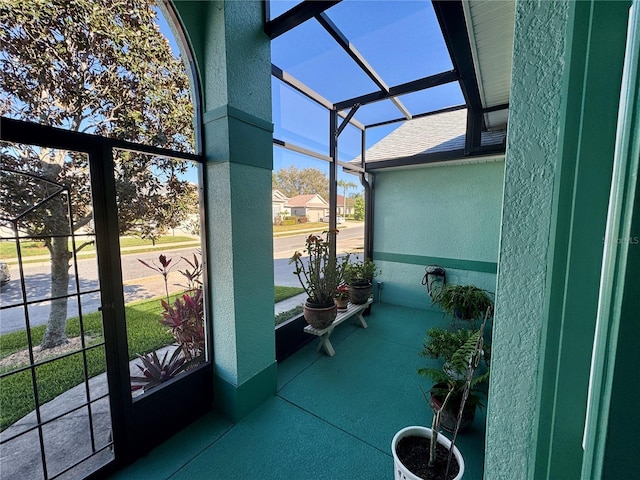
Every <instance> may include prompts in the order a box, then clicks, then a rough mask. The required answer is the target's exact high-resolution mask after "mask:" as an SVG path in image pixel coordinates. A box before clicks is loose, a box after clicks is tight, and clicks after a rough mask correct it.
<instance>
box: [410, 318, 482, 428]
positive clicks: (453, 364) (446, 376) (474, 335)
mask: <svg viewBox="0 0 640 480" xmlns="http://www.w3.org/2000/svg"><path fill="white" fill-rule="evenodd" d="M428 335H429V337H430V340H429V341H426V340H425V347H424V349H423V351H422V352H421V355H422V356H426V357H431V358H442V359H443V360H444V363H443V364H442V366H441V367H439V368H432V367H427V368H421V369H419V370H418V374H419V375H423V376H426V377H429V378H430V379H431V380H432V381H433V382H434V385H433V387H432V388H431V392H430V393H431V398H430V403H431V405H432V406H433V407H434V408H437V409H440V408H442V414H441V417H442V418H441V425H442V428H444V429H445V430H447V431H449V432H452V431H453V429H454V427H455V424H456V418H457V413H458V410H459V407H460V404H461V402H462V395H463V392H464V389H465V386H466V371H467V361H468V358H469V357H470V355H471V354H472V353H473V349H474V348H475V345H476V343H477V342H478V336H479V335H480V330H476V331H471V330H457V331H455V332H451V331H446V330H441V329H430V330H429V332H428ZM484 353H485V352H484V342H482V349H481V351H480V354H479V357H478V358H479V359H482V360H484V359H485V354H484ZM436 355H437V356H436ZM479 366H480V363H478V365H476V366H475V368H474V373H475V372H476V369H477V368H478V367H479ZM488 379H489V367H488V365H486V363H485V365H484V366H483V368H482V369H481V371H480V374H479V375H475V376H474V377H473V378H472V379H471V385H470V389H469V394H468V398H467V399H466V403H465V407H464V409H463V412H462V421H461V424H460V431H461V432H463V431H465V430H466V429H467V428H468V427H469V426H470V425H471V424H472V423H473V419H474V418H475V413H476V408H477V407H478V406H482V400H483V397H484V391H483V388H482V386H483V384H484V383H486V382H487V380H488ZM447 395H449V396H450V399H449V402H448V403H447V405H446V406H444V405H445V401H444V399H445V398H446V397H447Z"/></svg>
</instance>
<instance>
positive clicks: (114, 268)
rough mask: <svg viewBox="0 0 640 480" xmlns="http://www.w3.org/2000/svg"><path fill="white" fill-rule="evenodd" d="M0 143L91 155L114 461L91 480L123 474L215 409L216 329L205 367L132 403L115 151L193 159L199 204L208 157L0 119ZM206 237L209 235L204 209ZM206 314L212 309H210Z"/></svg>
mask: <svg viewBox="0 0 640 480" xmlns="http://www.w3.org/2000/svg"><path fill="white" fill-rule="evenodd" d="M0 140H2V141H7V142H12V143H22V144H28V145H35V146H40V147H47V148H57V149H63V150H71V151H76V152H80V153H85V154H87V155H88V157H89V165H90V176H91V188H92V197H93V215H94V224H95V236H96V239H97V242H96V255H97V261H98V275H99V279H100V291H101V301H102V307H101V309H100V310H101V312H102V319H103V330H104V341H105V356H106V365H107V381H108V386H109V403H110V407H111V419H112V441H113V451H114V455H115V459H114V461H113V462H111V463H109V464H107V465H105V466H104V467H103V468H101V469H100V470H98V471H97V472H94V473H93V474H92V477H93V476H97V475H104V474H105V473H107V472H109V471H114V470H116V469H118V468H121V467H122V466H123V465H126V464H129V463H131V462H132V461H134V460H135V459H137V458H139V457H140V456H142V455H144V454H145V453H147V452H148V451H150V450H151V449H152V448H153V447H155V446H157V445H159V444H160V443H162V442H163V441H165V440H166V439H168V438H169V437H170V436H172V435H174V434H175V433H176V432H178V431H179V430H180V429H182V428H184V427H185V426H186V425H188V424H189V423H191V422H193V421H194V420H196V419H197V418H198V417H200V416H201V415H203V414H204V413H206V412H208V411H210V410H211V409H212V407H213V364H212V352H211V345H212V341H211V340H212V338H213V337H212V328H211V322H210V321H207V320H206V319H205V329H206V335H207V339H208V341H207V343H206V345H207V347H206V348H207V350H208V351H207V352H206V361H205V362H203V363H202V364H201V365H198V366H197V367H195V368H193V369H191V370H189V372H188V374H185V375H180V376H178V377H176V378H174V379H172V380H170V381H167V382H164V383H163V385H162V386H161V387H160V388H157V389H154V390H153V391H152V392H150V393H149V394H148V395H143V396H140V397H138V398H135V399H133V398H132V396H131V388H130V375H129V358H128V347H127V331H126V322H125V303H124V296H123V290H122V285H123V280H122V269H121V260H120V244H119V237H118V209H117V204H116V187H115V181H114V175H113V172H114V160H113V151H114V149H119V150H128V151H135V152H139V153H143V154H152V155H159V156H164V157H170V158H175V159H180V160H191V161H194V162H197V163H198V164H199V165H200V168H199V183H200V185H199V186H200V198H201V199H203V198H205V195H206V193H205V190H204V189H205V186H206V182H205V178H204V175H205V171H204V170H205V169H204V168H202V164H203V156H201V155H196V154H190V153H183V152H176V151H173V150H168V149H163V148H158V147H153V146H148V145H140V144H136V143H132V142H127V141H122V140H116V139H110V138H105V137H99V136H95V135H89V134H86V133H79V132H72V131H68V130H62V129H58V128H53V127H49V126H45V125H39V124H35V123H31V122H25V121H21V120H15V119H10V118H5V117H0ZM200 205H201V206H200V221H201V228H200V231H201V238H202V235H204V232H206V228H205V225H204V218H205V215H204V208H203V206H202V205H203V203H202V201H201V202H200ZM201 249H202V259H203V261H202V265H203V278H204V281H205V287H204V294H205V304H206V303H207V288H206V279H207V278H208V273H207V263H208V262H207V261H206V259H207V252H206V241H204V239H203V238H202V240H201ZM205 311H207V309H206V308H205Z"/></svg>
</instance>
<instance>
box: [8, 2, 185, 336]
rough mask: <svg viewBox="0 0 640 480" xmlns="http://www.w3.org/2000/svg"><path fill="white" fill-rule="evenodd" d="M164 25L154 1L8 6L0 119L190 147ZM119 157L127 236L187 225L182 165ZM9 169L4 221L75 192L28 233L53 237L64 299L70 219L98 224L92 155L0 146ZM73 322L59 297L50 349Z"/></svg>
mask: <svg viewBox="0 0 640 480" xmlns="http://www.w3.org/2000/svg"><path fill="white" fill-rule="evenodd" d="M155 17H156V10H155V9H154V5H153V3H152V2H151V1H148V0H109V1H96V0H73V1H69V0H29V1H24V0H2V2H1V3H0V114H1V115H3V116H8V117H13V118H19V119H22V120H28V121H32V122H37V123H40V124H45V125H50V126H55V127H61V128H65V129H68V130H72V131H77V132H86V133H93V134H96V135H102V136H107V137H114V138H119V139H125V140H130V141H134V142H138V143H144V144H151V145H157V146H162V147H165V148H170V149H174V150H179V151H193V145H194V142H193V139H194V130H193V106H192V104H191V99H190V95H189V82H188V77H187V75H186V73H185V68H184V66H183V65H182V63H181V61H180V60H179V59H177V58H175V57H174V56H173V54H172V52H171V47H170V45H169V43H168V41H167V39H166V38H165V37H164V36H163V35H162V33H161V32H160V29H159V27H158V26H157V22H156V21H155ZM117 156H118V163H117V167H116V171H115V172H114V173H115V176H116V182H117V186H118V194H117V195H118V198H117V201H118V204H119V222H120V225H119V229H120V233H121V234H124V233H137V234H139V235H141V236H145V237H150V238H154V237H155V236H157V235H158V233H159V232H162V231H163V230H164V229H166V228H171V227H172V225H175V224H176V222H177V223H179V222H180V221H181V220H183V219H184V218H182V217H184V215H185V211H187V210H188V208H187V206H188V205H189V202H187V201H186V200H184V198H185V196H187V197H191V198H192V196H193V188H194V187H193V185H191V184H188V182H186V181H185V180H184V177H183V175H182V174H184V172H185V171H186V168H187V166H186V164H185V163H181V162H176V161H174V160H170V159H166V158H158V157H151V156H147V155H140V154H134V153H131V152H117ZM1 166H2V169H3V170H4V172H3V177H2V182H0V185H1V186H0V207H1V209H2V211H3V215H2V216H3V217H11V218H15V216H17V215H19V214H20V213H24V212H25V210H26V209H27V208H28V207H29V206H31V205H33V204H34V203H37V202H38V201H40V200H42V199H43V198H45V197H46V193H47V192H48V191H50V190H52V189H55V188H56V187H55V186H54V184H58V185H63V186H66V187H68V188H69V194H68V195H58V196H57V197H55V198H53V199H51V200H49V201H48V202H46V204H44V205H43V206H42V207H41V208H39V209H36V210H34V211H33V212H31V213H30V214H29V215H27V216H26V217H24V218H23V219H22V223H21V225H20V228H21V229H22V231H26V232H27V233H28V234H29V235H33V236H41V237H43V238H44V242H45V245H46V246H47V248H48V249H49V253H50V256H51V286H52V287H51V294H52V298H55V297H60V296H64V295H66V294H67V288H68V287H67V285H68V283H69V260H70V258H71V257H72V254H71V252H70V251H69V248H68V245H69V243H68V240H69V235H70V233H71V232H70V230H69V227H68V225H70V220H72V223H71V224H72V229H73V230H76V231H77V230H78V229H80V228H83V227H84V228H89V227H90V226H91V222H92V213H91V208H90V206H91V196H90V189H89V178H88V175H89V172H88V162H87V158H86V157H85V156H84V155H81V154H77V153H71V152H63V151H52V150H48V149H44V148H34V147H30V146H24V145H17V146H12V147H6V148H3V150H2V165H1ZM8 171H13V172H20V173H25V174H30V175H35V176H37V177H38V178H34V177H30V176H25V175H20V174H15V173H9V172H8ZM67 202H69V204H67ZM176 205H178V206H177V207H176ZM191 205H192V206H193V202H191ZM69 206H70V211H71V219H70V218H69V215H68V208H69ZM66 317H67V300H66V298H62V299H59V300H53V301H52V305H51V311H50V314H49V319H48V323H47V330H46V333H45V336H44V340H43V342H42V347H43V348H50V347H54V346H56V345H60V344H62V343H65V342H66V335H65V325H66Z"/></svg>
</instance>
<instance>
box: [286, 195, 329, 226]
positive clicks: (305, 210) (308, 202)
mask: <svg viewBox="0 0 640 480" xmlns="http://www.w3.org/2000/svg"><path fill="white" fill-rule="evenodd" d="M286 206H287V207H288V208H290V209H291V214H292V215H295V216H296V217H307V219H308V220H309V221H310V222H318V221H320V217H323V216H325V215H327V214H328V213H329V203H328V202H327V201H326V200H325V199H324V198H322V197H321V196H320V195H318V194H317V193H314V194H310V195H296V196H295V197H291V198H290V199H289V202H288V203H287V205H286Z"/></svg>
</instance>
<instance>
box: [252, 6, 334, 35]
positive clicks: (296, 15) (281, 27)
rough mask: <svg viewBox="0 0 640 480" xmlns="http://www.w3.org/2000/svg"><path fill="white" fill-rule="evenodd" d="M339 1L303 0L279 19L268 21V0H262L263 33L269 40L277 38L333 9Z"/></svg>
mask: <svg viewBox="0 0 640 480" xmlns="http://www.w3.org/2000/svg"><path fill="white" fill-rule="evenodd" d="M340 1H341V0H329V1H324V0H305V1H304V2H302V3H299V4H298V5H296V6H295V7H293V8H292V9H290V10H287V11H286V12H285V13H283V14H282V15H280V16H279V17H276V18H274V19H273V20H269V3H270V0H264V2H265V17H266V18H265V24H264V32H265V33H266V34H267V35H268V36H269V38H270V39H271V40H273V39H274V38H276V37H279V36H280V35H282V34H283V33H286V32H288V31H289V30H291V29H293V28H296V27H297V26H298V25H300V24H302V23H304V22H306V21H307V20H309V19H310V18H313V17H315V16H316V15H318V14H320V13H322V12H324V11H325V10H327V9H328V8H331V7H333V6H334V5H336V4H337V3H340Z"/></svg>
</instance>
